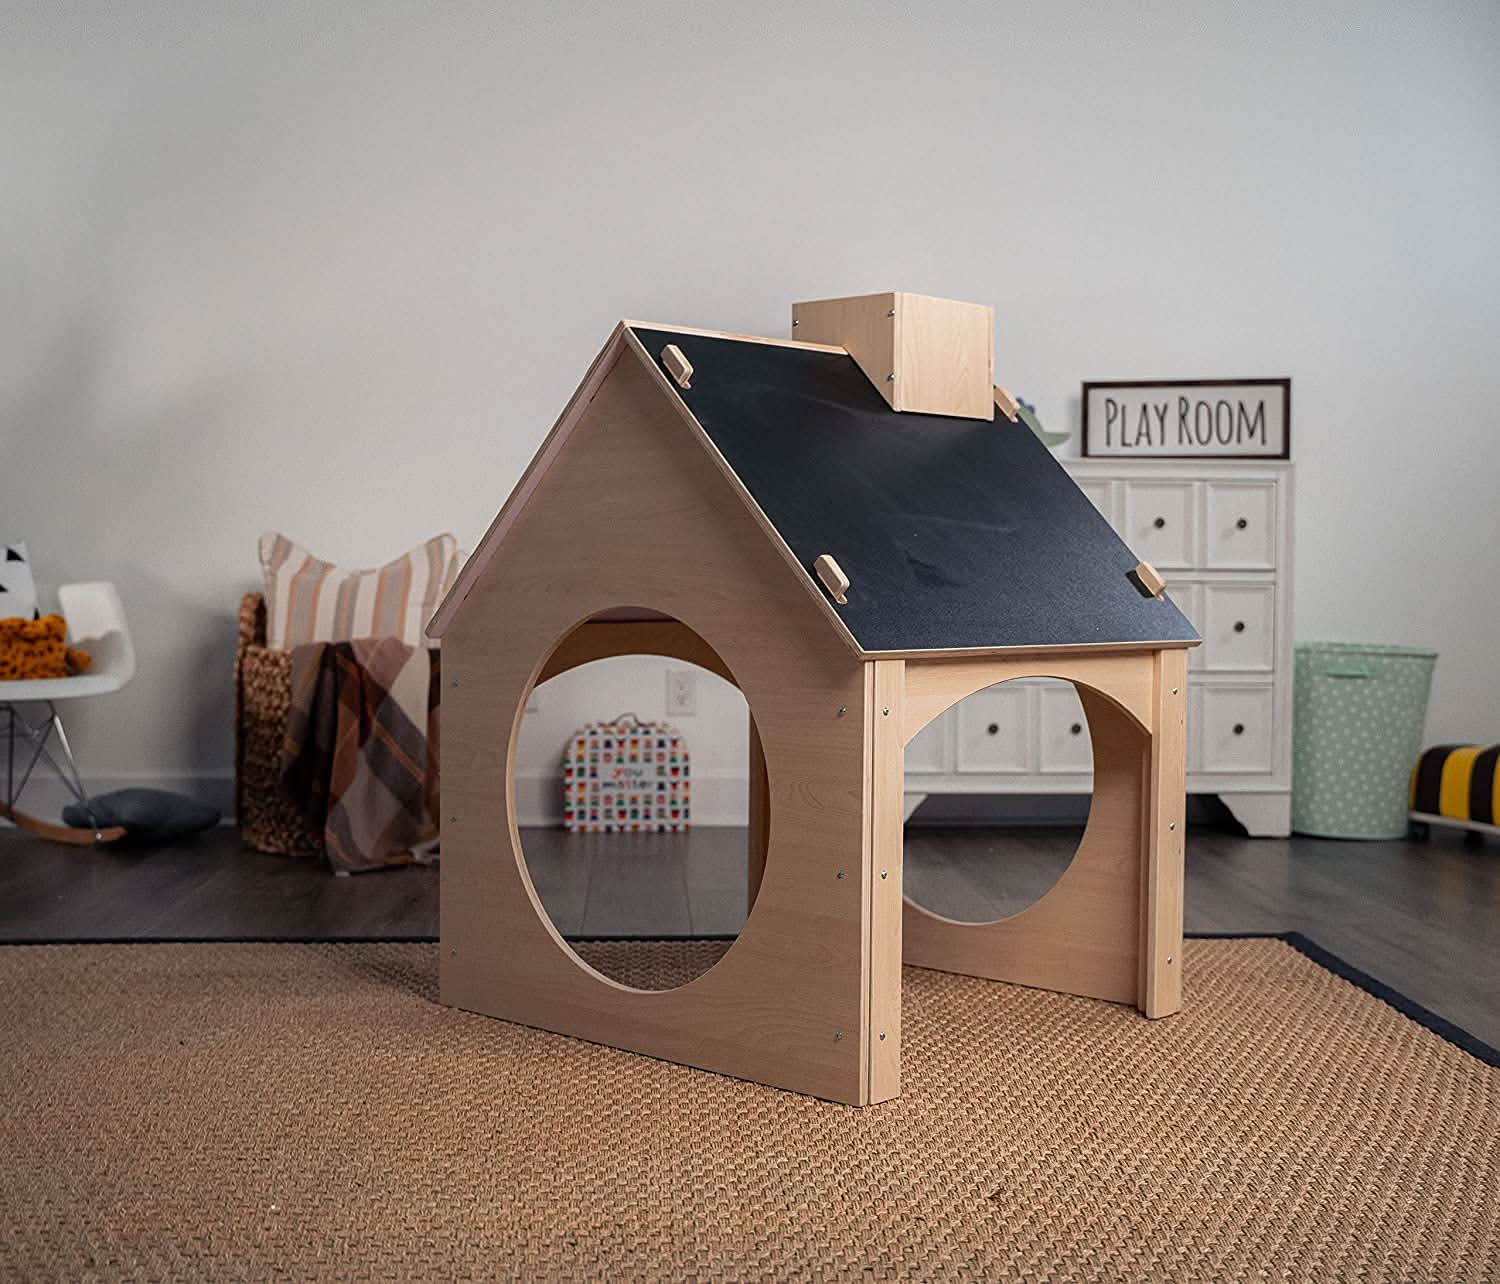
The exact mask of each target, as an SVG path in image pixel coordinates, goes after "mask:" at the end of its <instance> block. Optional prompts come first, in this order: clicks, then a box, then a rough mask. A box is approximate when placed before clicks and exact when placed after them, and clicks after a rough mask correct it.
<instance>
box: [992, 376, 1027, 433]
mask: <svg viewBox="0 0 1500 1284" xmlns="http://www.w3.org/2000/svg"><path fill="white" fill-rule="evenodd" d="M995 409H996V410H998V411H999V412H1000V413H1001V414H1002V415H1004V416H1005V417H1006V418H1007V419H1009V420H1010V421H1011V423H1015V422H1016V416H1017V415H1018V414H1020V412H1021V403H1020V402H1019V401H1017V400H1016V399H1015V398H1014V397H1012V396H1011V395H1010V393H1008V392H1006V390H1005V389H1004V388H1002V387H1001V386H1000V385H999V384H998V383H997V384H996V385H995Z"/></svg>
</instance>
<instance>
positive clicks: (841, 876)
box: [838, 870, 844, 878]
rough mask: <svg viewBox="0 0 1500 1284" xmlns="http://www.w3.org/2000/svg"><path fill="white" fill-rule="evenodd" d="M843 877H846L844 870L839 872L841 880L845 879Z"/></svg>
mask: <svg viewBox="0 0 1500 1284" xmlns="http://www.w3.org/2000/svg"><path fill="white" fill-rule="evenodd" d="M843 876H844V871H843V870H839V872H838V877H839V878H843Z"/></svg>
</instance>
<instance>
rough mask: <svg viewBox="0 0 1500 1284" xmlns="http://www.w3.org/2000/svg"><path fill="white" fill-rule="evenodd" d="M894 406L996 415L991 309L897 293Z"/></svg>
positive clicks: (925, 411) (972, 416) (964, 414)
mask: <svg viewBox="0 0 1500 1284" xmlns="http://www.w3.org/2000/svg"><path fill="white" fill-rule="evenodd" d="M895 371H896V402H895V405H896V409H897V410H915V411H919V412H921V413H922V414H928V415H957V416H959V417H960V418H963V419H993V418H994V417H995V400H994V396H995V394H994V387H995V310H994V309H993V308H990V307H986V306H984V305H983V304H980V303H961V302H959V301H958V300H956V299H935V298H932V297H931V296H930V295H926V294H898V295H897V296H896V365H895Z"/></svg>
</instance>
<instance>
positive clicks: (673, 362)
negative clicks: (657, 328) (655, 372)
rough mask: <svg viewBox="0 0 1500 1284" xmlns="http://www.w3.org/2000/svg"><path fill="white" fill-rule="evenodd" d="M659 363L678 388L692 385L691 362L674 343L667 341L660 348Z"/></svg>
mask: <svg viewBox="0 0 1500 1284" xmlns="http://www.w3.org/2000/svg"><path fill="white" fill-rule="evenodd" d="M661 363H662V365H664V366H666V368H667V373H668V374H669V375H671V376H672V380H673V382H674V383H676V385H677V386H678V387H679V388H691V387H692V386H693V363H692V362H691V361H689V360H688V359H687V358H686V357H685V356H683V355H682V349H681V348H679V347H678V346H677V345H676V344H675V343H669V344H667V346H666V347H665V348H663V349H662V350H661Z"/></svg>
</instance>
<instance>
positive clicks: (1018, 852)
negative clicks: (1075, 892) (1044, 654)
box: [905, 678, 1094, 923]
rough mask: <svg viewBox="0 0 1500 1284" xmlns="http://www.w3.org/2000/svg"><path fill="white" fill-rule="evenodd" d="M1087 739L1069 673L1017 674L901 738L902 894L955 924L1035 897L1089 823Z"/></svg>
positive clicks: (1008, 913) (980, 919)
mask: <svg viewBox="0 0 1500 1284" xmlns="http://www.w3.org/2000/svg"><path fill="white" fill-rule="evenodd" d="M1093 789H1094V757H1093V744H1092V741H1091V739H1090V735H1089V724H1088V718H1087V717H1086V715H1085V714H1084V711H1083V704H1082V701H1080V700H1079V698H1078V692H1077V690H1076V689H1075V688H1074V686H1073V684H1072V683H1071V682H1064V681H1061V680H1060V679H1056V678H1016V679H1012V680H1011V681H1009V682H1002V683H1000V684H999V685H997V686H993V687H988V688H986V689H985V690H983V691H976V692H975V693H974V694H973V695H971V696H968V697H967V698H965V699H963V700H960V701H959V702H958V703H957V704H956V705H954V706H953V707H952V708H950V709H948V710H947V711H946V712H944V713H942V714H940V715H938V717H936V718H934V719H933V720H932V722H930V723H929V724H928V725H927V726H926V727H924V728H923V729H922V731H921V732H920V733H919V734H918V735H917V736H916V737H915V738H914V739H913V740H912V742H911V743H910V744H909V745H907V747H906V791H907V797H908V799H911V800H915V799H916V798H919V797H921V796H922V795H926V800H925V801H924V802H922V803H921V805H920V806H919V807H918V808H917V810H916V811H915V812H914V813H913V814H912V815H911V817H910V818H909V819H908V820H907V823H906V834H905V839H906V843H905V846H906V856H905V861H906V867H905V880H906V881H905V891H906V897H907V899H908V900H910V901H911V902H912V903H913V904H915V905H918V906H920V907H921V908H922V909H925V910H927V911H928V912H929V913H932V914H937V915H940V916H941V917H943V918H947V919H952V920H954V921H956V922H960V923H993V922H997V921H999V920H1000V919H1003V918H1010V917H1012V916H1013V915H1016V914H1019V913H1021V911H1022V910H1025V909H1027V908H1029V907H1030V906H1032V905H1034V904H1036V902H1037V901H1039V900H1040V899H1041V898H1042V897H1043V896H1045V895H1046V894H1047V893H1048V892H1049V891H1051V890H1052V888H1053V886H1054V885H1055V884H1056V883H1057V880H1058V879H1059V878H1061V877H1062V875H1063V871H1064V870H1066V869H1067V867H1068V866H1069V865H1070V864H1071V863H1072V860H1073V856H1074V854H1075V853H1076V852H1077V851H1078V844H1079V841H1080V839H1082V837H1083V831H1084V827H1085V825H1086V824H1087V823H1088V816H1089V805H1090V803H1091V801H1092V798H1093Z"/></svg>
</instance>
